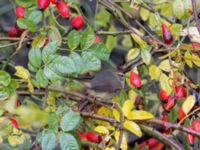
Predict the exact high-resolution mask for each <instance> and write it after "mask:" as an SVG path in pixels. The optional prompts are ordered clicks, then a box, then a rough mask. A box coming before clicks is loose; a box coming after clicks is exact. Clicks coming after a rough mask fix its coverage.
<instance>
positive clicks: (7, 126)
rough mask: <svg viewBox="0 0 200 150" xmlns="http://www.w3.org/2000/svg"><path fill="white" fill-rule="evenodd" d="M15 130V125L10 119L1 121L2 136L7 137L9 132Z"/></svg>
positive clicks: (0, 131) (0, 133)
mask: <svg viewBox="0 0 200 150" xmlns="http://www.w3.org/2000/svg"><path fill="white" fill-rule="evenodd" d="M12 131H13V125H12V124H11V122H10V121H9V120H8V119H5V120H3V121H2V122H1V123H0V136H1V137H6V136H8V135H9V134H11V133H12Z"/></svg>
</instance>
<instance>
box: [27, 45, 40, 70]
mask: <svg viewBox="0 0 200 150" xmlns="http://www.w3.org/2000/svg"><path fill="white" fill-rule="evenodd" d="M28 58H29V61H30V63H31V64H32V65H33V66H34V67H36V68H39V67H40V65H41V63H42V53H41V50H40V49H39V48H32V49H31V50H30V51H29V54H28Z"/></svg>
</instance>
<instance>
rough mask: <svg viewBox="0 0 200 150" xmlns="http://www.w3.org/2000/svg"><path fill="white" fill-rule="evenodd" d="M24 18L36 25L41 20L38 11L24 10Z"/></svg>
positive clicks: (40, 14) (40, 13)
mask: <svg viewBox="0 0 200 150" xmlns="http://www.w3.org/2000/svg"><path fill="white" fill-rule="evenodd" d="M25 18H27V19H28V20H31V21H33V22H34V23H35V24H38V23H39V22H41V20H42V12H41V11H39V10H26V11H25Z"/></svg>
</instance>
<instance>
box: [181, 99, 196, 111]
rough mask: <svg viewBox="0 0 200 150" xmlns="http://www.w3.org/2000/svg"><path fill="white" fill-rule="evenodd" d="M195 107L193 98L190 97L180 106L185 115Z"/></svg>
mask: <svg viewBox="0 0 200 150" xmlns="http://www.w3.org/2000/svg"><path fill="white" fill-rule="evenodd" d="M194 105H195V96H194V95H190V96H188V97H187V98H186V100H185V101H184V102H183V104H182V109H183V112H184V113H185V114H188V113H189V112H190V111H191V109H192V108H193V107H194Z"/></svg>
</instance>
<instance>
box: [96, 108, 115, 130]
mask: <svg viewBox="0 0 200 150" xmlns="http://www.w3.org/2000/svg"><path fill="white" fill-rule="evenodd" d="M97 114H98V115H102V116H106V117H110V116H112V111H111V110H110V109H108V108H106V107H100V108H99V109H98V111H97ZM95 122H96V123H97V124H101V125H104V126H106V127H107V126H109V125H110V124H109V123H108V122H106V121H102V120H96V121H95Z"/></svg>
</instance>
